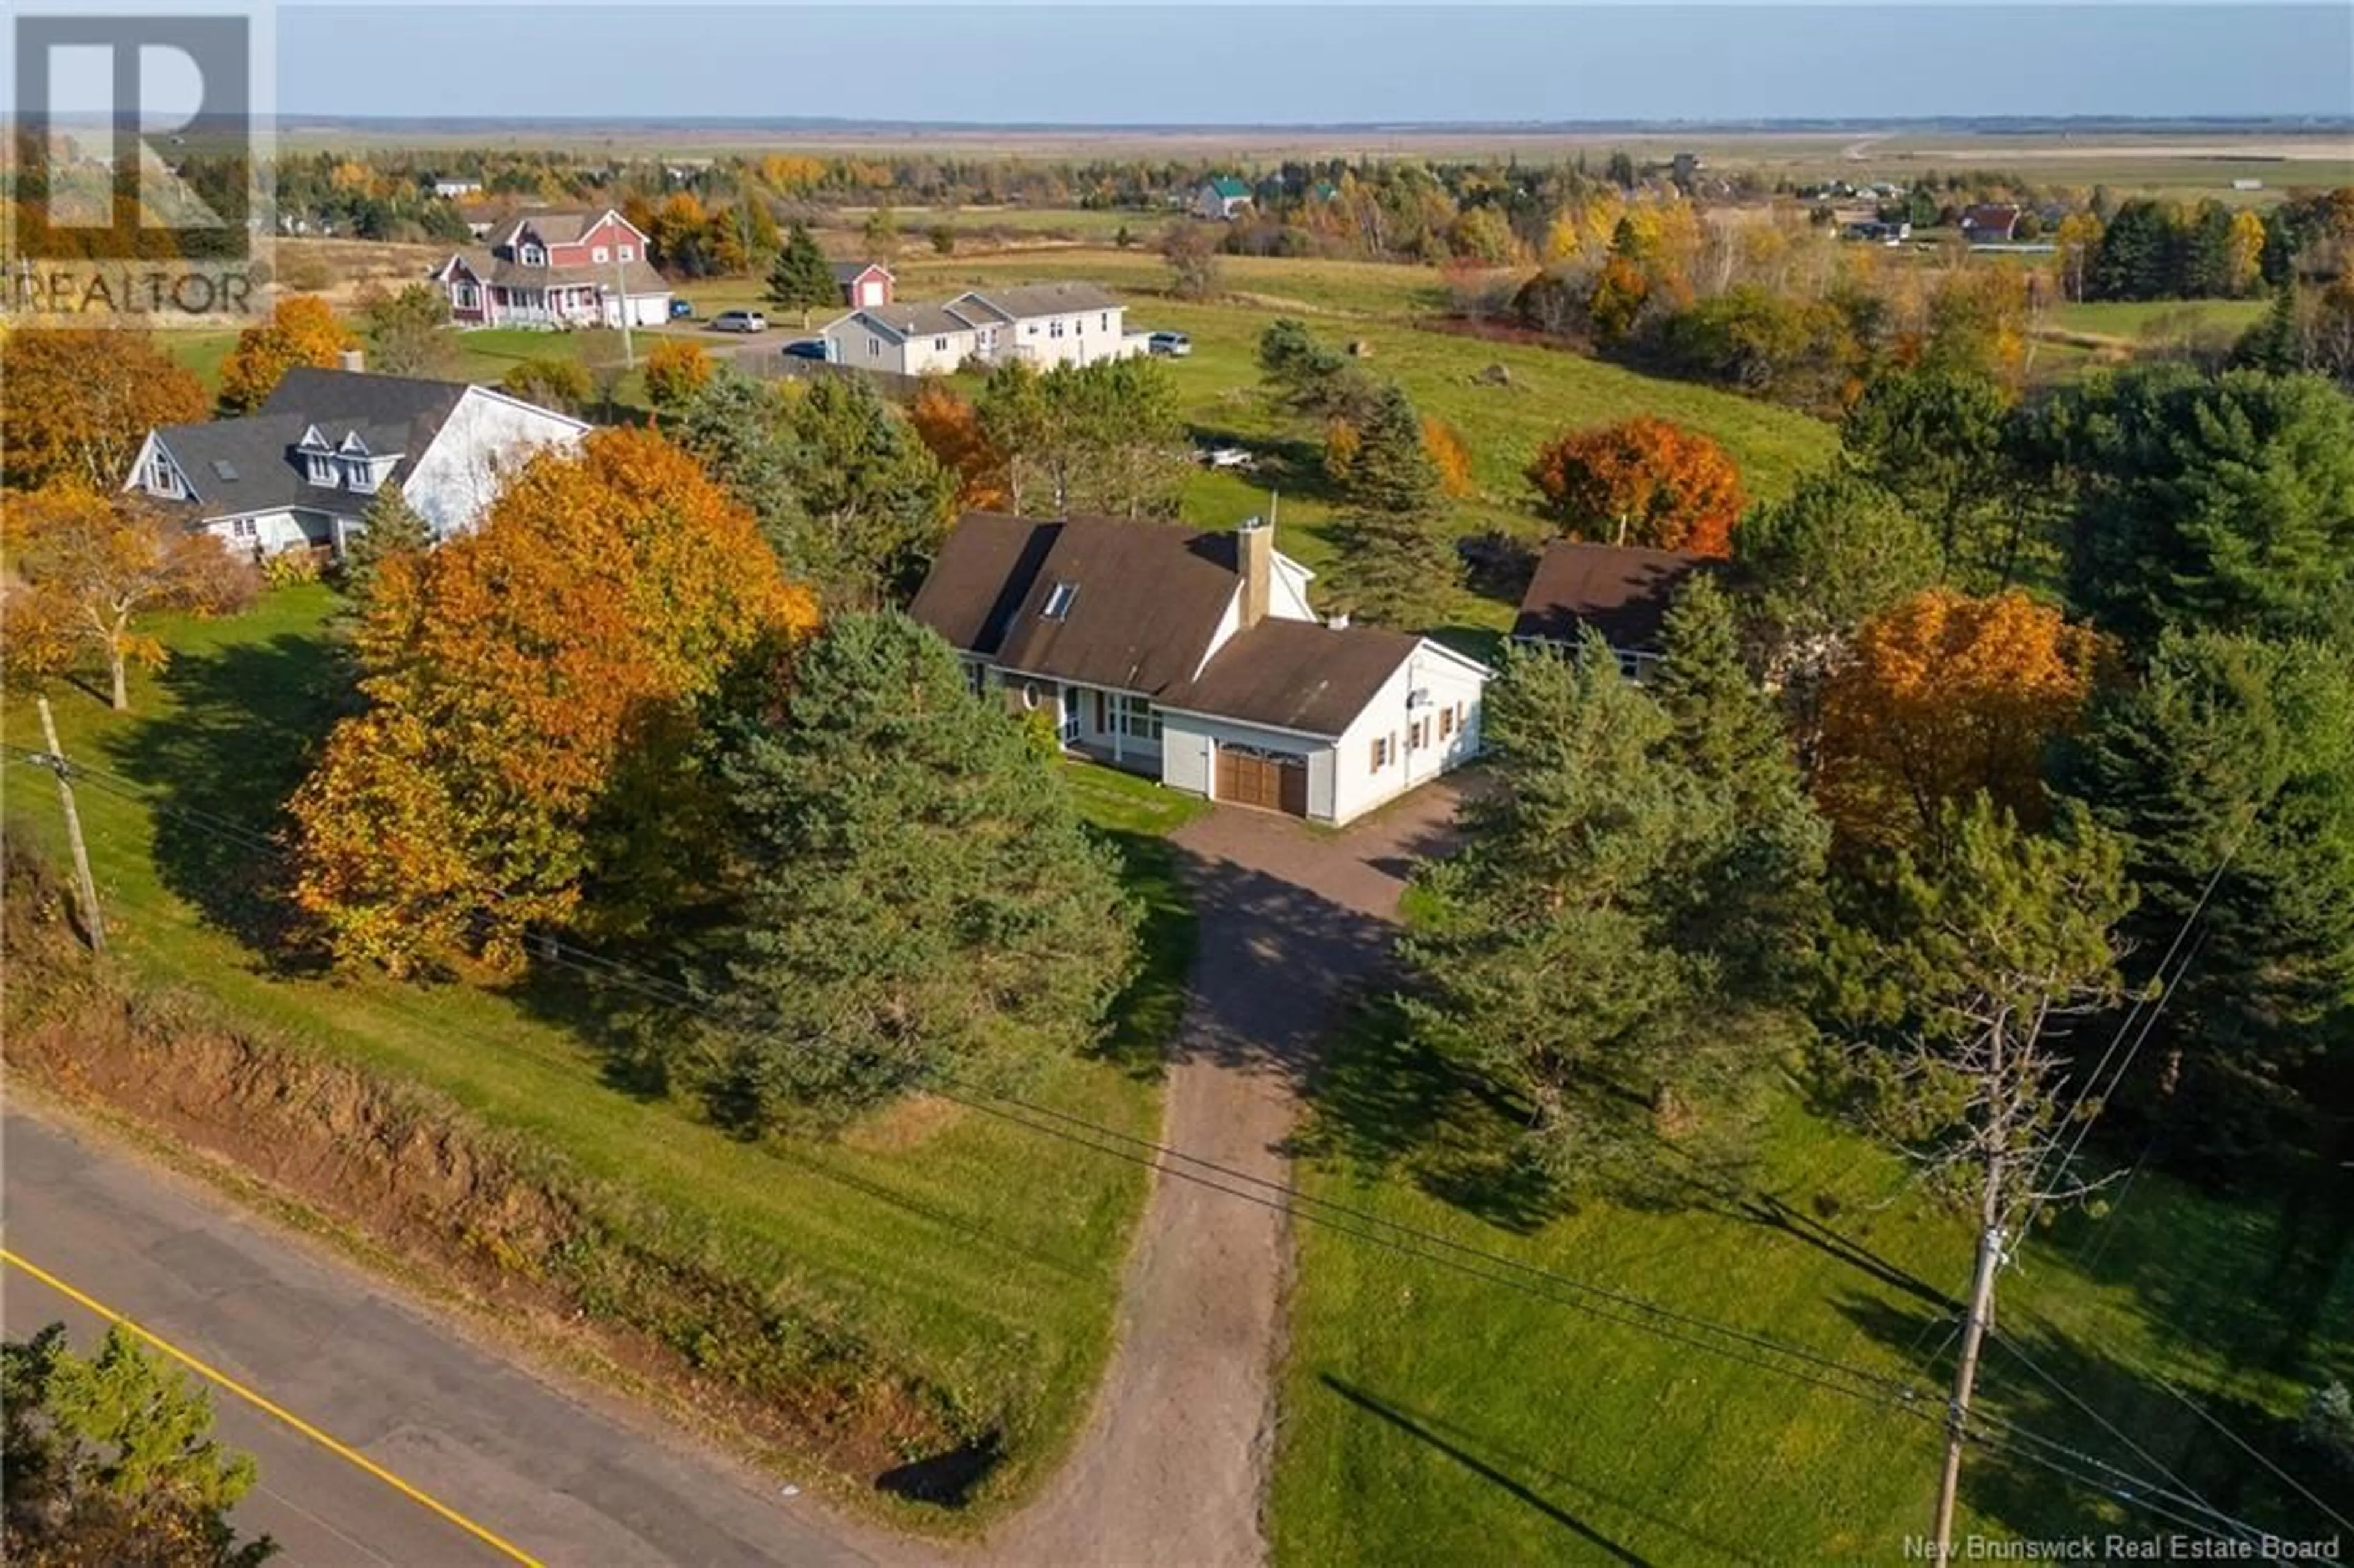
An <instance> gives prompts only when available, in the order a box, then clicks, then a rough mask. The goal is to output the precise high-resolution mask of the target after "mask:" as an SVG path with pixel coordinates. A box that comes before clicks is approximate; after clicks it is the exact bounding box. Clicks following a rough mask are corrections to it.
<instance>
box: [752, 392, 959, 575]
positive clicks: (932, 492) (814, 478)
mask: <svg viewBox="0 0 2354 1568" xmlns="http://www.w3.org/2000/svg"><path fill="white" fill-rule="evenodd" d="M784 435H785V438H786V439H785V440H784V443H783V447H782V450H783V452H784V454H785V461H786V468H787V473H788V476H789V484H790V488H791V490H792V492H793V493H794V494H795V496H796V497H797V498H798V499H799V501H800V503H801V505H800V510H801V525H800V526H799V527H798V528H797V529H796V530H795V531H794V532H793V533H792V534H791V535H790V536H789V537H788V538H787V539H786V540H785V541H784V542H783V544H782V545H781V546H779V555H780V556H781V557H782V558H783V560H784V563H785V567H786V569H787V571H788V572H789V573H790V575H791V576H793V577H796V578H799V579H800V580H801V581H803V582H807V583H809V584H811V586H813V587H814V588H816V589H817V593H818V599H819V600H820V602H822V604H824V605H825V606H826V607H827V608H828V609H877V608H880V607H881V606H883V605H885V604H886V603H889V602H890V601H891V600H892V599H895V598H896V597H898V596H899V595H901V594H904V593H907V592H911V591H912V590H913V589H914V588H915V586H916V584H917V581H919V580H920V579H921V577H922V576H923V572H924V568H925V567H927V566H928V564H929V563H930V560H931V556H932V552H933V551H934V550H935V549H936V548H938V545H939V542H940V539H941V537H942V536H943V535H945V533H946V532H947V528H948V521H949V508H950V507H951V506H952V505H953V504H954V503H955V501H956V476H955V475H954V474H952V473H950V472H949V471H948V470H946V469H944V468H942V467H941V466H940V463H939V460H938V458H935V457H934V456H932V452H931V449H930V448H929V447H927V446H926V445H924V442H923V439H922V438H921V437H919V436H917V434H916V430H915V427H914V426H912V425H910V424H908V422H907V419H906V418H905V417H903V416H902V415H900V414H899V413H898V412H896V410H895V409H893V408H891V407H890V406H889V405H888V404H886V403H885V402H884V400H883V397H882V394H880V393H878V392H876V391H875V386H874V383H872V382H870V381H867V380H865V379H864V378H859V379H849V378H846V377H834V376H828V377H826V378H825V379H823V380H822V381H814V382H811V383H810V384H809V386H808V387H805V388H803V389H802V390H801V395H800V396H799V397H795V398H793V399H791V400H790V402H789V403H788V404H787V405H786V410H785V416H784Z"/></svg>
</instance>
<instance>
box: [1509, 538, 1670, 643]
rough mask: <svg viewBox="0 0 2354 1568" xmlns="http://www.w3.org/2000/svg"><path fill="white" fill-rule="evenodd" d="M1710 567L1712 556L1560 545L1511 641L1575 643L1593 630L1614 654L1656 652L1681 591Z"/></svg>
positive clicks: (1526, 601) (1543, 562) (1543, 566)
mask: <svg viewBox="0 0 2354 1568" xmlns="http://www.w3.org/2000/svg"><path fill="white" fill-rule="evenodd" d="M1710 565H1711V559H1710V557H1709V556H1696V555H1692V554H1690V553H1688V552H1686V551H1682V550H1646V549H1640V548H1637V547H1635V546H1624V545H1587V544H1581V543H1578V542H1576V541H1575V540H1568V539H1556V540H1554V541H1553V543H1551V544H1549V545H1547V546H1545V552H1544V555H1543V556H1542V557H1541V558H1540V559H1539V560H1538V562H1537V571H1536V576H1535V577H1533V578H1532V579H1531V580H1530V583H1529V591H1528V592H1527V593H1525V594H1523V595H1522V598H1521V613H1520V618H1519V619H1518V620H1514V621H1513V622H1512V635H1513V636H1514V637H1527V638H1541V639H1543V640H1545V641H1553V642H1572V641H1576V639H1577V638H1578V636H1579V635H1580V634H1581V633H1582V632H1583V630H1585V628H1586V627H1589V626H1590V627H1592V628H1594V629H1595V630H1596V631H1599V632H1600V633H1602V640H1603V641H1606V642H1607V643H1609V644H1610V646H1611V647H1613V648H1617V649H1622V650H1626V651H1628V652H1644V651H1649V650H1653V649H1656V648H1657V647H1658V646H1659V627H1660V624H1661V623H1662V622H1663V621H1664V620H1666V619H1667V614H1668V606H1669V604H1670V602H1671V601H1672V600H1673V599H1674V597H1675V591H1676V589H1677V588H1678V587H1680V586H1681V584H1682V582H1683V581H1684V579H1685V578H1686V577H1690V576H1691V574H1692V573H1693V572H1695V571H1698V570H1700V569H1701V568H1702V567H1708V566H1710Z"/></svg>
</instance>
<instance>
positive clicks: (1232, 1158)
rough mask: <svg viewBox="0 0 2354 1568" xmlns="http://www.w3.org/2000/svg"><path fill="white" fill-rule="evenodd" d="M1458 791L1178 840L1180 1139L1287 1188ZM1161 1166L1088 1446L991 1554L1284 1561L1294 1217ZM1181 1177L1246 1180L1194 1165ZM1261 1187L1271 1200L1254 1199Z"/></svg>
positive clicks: (1173, 1080)
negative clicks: (1187, 886) (1320, 1094)
mask: <svg viewBox="0 0 2354 1568" xmlns="http://www.w3.org/2000/svg"><path fill="white" fill-rule="evenodd" d="M1457 799H1458V793H1457V791H1456V789H1454V788H1453V787H1451V786H1450V785H1449V784H1447V783H1441V784H1437V785H1432V786H1428V787H1426V788H1425V789H1421V790H1419V791H1417V792H1416V793H1415V794H1413V795H1411V796H1408V797H1407V798H1406V799H1405V800H1403V801H1400V802H1397V803H1395V804H1394V805H1392V806H1390V807H1388V808H1386V809H1385V810H1383V811H1381V812H1379V813H1377V814H1376V815H1375V816H1373V818H1371V819H1369V820H1367V821H1362V822H1360V823H1358V824H1356V825H1355V826H1353V827H1351V828H1349V829H1347V830H1346V831H1344V832H1340V833H1323V832H1315V831H1313V830H1310V829H1309V828H1308V827H1306V826H1304V825H1303V824H1301V823H1299V822H1297V821H1291V820H1289V819H1288V818H1284V817H1279V816H1276V815H1273V814H1271V813H1267V812H1258V811H1250V810H1244V809H1242V808H1239V807H1220V808H1218V809H1216V810H1214V811H1212V812H1211V813H1210V814H1209V815H1208V816H1206V817H1204V818H1202V819H1200V820H1199V821H1195V822H1193V823H1192V824H1190V825H1189V826H1187V827H1185V828H1184V829H1182V830H1181V831H1180V832H1178V833H1177V834H1176V842H1177V844H1178V846H1179V848H1180V849H1181V850H1182V851H1183V852H1185V856H1186V861H1187V869H1188V878H1189V880H1190V882H1191V883H1192V885H1193V894H1194V899H1195V905H1196V908H1197V909H1198V911H1199V914H1200V916H1201V948H1200V952H1199V954H1198V956H1197V957H1196V959H1195V960H1194V967H1193V982H1192V991H1191V995H1190V997H1189V999H1188V1001H1187V1006H1186V1012H1185V1018H1184V1022H1183V1024H1182V1027H1181V1029H1180V1031H1179V1034H1178V1039H1177V1044H1176V1046H1175V1048H1174V1052H1173V1054H1172V1062H1171V1065H1170V1072H1169V1089H1168V1107H1167V1111H1166V1122H1165V1132H1164V1139H1165V1141H1166V1142H1167V1143H1168V1144H1169V1145H1170V1146H1171V1147H1172V1148H1173V1149H1176V1150H1182V1151H1184V1152H1185V1153H1187V1154H1191V1155H1195V1156H1198V1157H1200V1158H1201V1159H1204V1160H1212V1161H1214V1162H1216V1163H1217V1164H1218V1165H1221V1166H1224V1167H1225V1168H1227V1169H1228V1170H1229V1171H1235V1172H1239V1173H1241V1174H1243V1175H1246V1176H1251V1177H1257V1178H1261V1179H1264V1180H1267V1181H1287V1180H1288V1177H1289V1162H1288V1160H1286V1159H1285V1158H1284V1156H1283V1155H1282V1153H1281V1152H1280V1150H1281V1149H1282V1147H1283V1145H1284V1142H1285V1140H1286V1139H1287V1137H1288V1135H1289V1133H1290V1132H1291V1130H1292V1124H1293V1120H1294V1118H1295V1115H1296V1113H1297V1111H1298V1108H1299V1094H1300V1090H1301V1088H1302V1086H1303V1082H1304V1079H1305V1077H1306V1075H1307V1073H1308V1071H1309V1069H1310V1065H1312V1063H1313V1060H1314V1057H1315V1053H1316V1050H1317V1047H1318V1046H1319V1044H1320V1042H1321V1041H1322V1039H1323V1037H1324V1035H1325V1033H1326V1032H1327V1030H1328V1029H1329V1028H1330V1027H1331V1024H1332V1022H1334V1017H1335V1012H1336V1009H1337V1006H1338V1004H1339V1003H1340V1002H1341V1001H1342V1000H1343V998H1344V996H1345V994H1346V992H1347V991H1348V990H1349V988H1350V987H1351V986H1352V985H1353V984H1354V983H1355V982H1357V981H1359V980H1363V979H1365V978H1367V977H1369V976H1371V975H1373V974H1374V973H1375V972H1376V971H1378V969H1380V968H1381V966H1382V965H1383V964H1384V962H1385V961H1386V959H1387V958H1388V956H1389V951H1390V939H1391V935H1392V931H1391V921H1392V919H1393V917H1394V916H1395V914H1396V912H1397V905H1398V895H1399V894H1400V893H1401V892H1402V891H1404V888H1405V877H1406V875H1407V874H1408V873H1409V872H1410V870H1411V869H1412V866H1413V864H1414V863H1415V861H1416V859H1418V858H1420V857H1422V856H1424V855H1426V854H1428V853H1432V852H1433V851H1435V850H1437V849H1439V848H1442V847H1443V846H1444V845H1445V844H1446V843H1447V842H1449V840H1450V837H1451V823H1452V821H1453V814H1454V808H1455V803H1456V800H1457ZM1169 1169H1170V1165H1169V1163H1168V1162H1167V1161H1165V1160H1164V1162H1163V1166H1162V1171H1163V1173H1162V1174H1161V1175H1160V1176H1159V1177H1158V1178H1157V1179H1156V1181H1155V1183H1154V1187H1153V1192H1152V1196H1151V1198H1150V1203H1149V1206H1148V1207H1147V1209H1146V1212H1145V1216H1144V1223H1143V1224H1142V1226H1141V1227H1140V1230H1139V1233H1138V1236H1137V1244H1136V1252H1135V1255H1134V1256H1133V1257H1132V1258H1131V1260H1130V1262H1129V1276H1128V1281H1127V1285H1126V1287H1125V1289H1124V1290H1123V1292H1122V1298H1121V1304H1120V1333H1119V1347H1118V1349H1117V1350H1116V1351H1114V1352H1113V1356H1112V1363H1111V1367H1110V1369H1109V1372H1108V1374H1107V1376H1106V1378H1105V1382H1104V1386H1103V1388H1102V1389H1101V1390H1100V1391H1099V1392H1098V1393H1097V1400H1096V1406H1095V1410H1094V1412H1093V1414H1092V1415H1091V1417H1090V1419H1089V1422H1088V1425H1087V1432H1086V1434H1085V1435H1084V1436H1082V1437H1081V1439H1080V1442H1079V1447H1078V1449H1077V1451H1076V1453H1075V1454H1074V1455H1073V1456H1072V1457H1071V1459H1070V1461H1069V1462H1068V1463H1067V1464H1066V1467H1064V1470H1063V1473H1062V1474H1061V1475H1060V1476H1059V1477H1058V1478H1056V1480H1055V1484H1054V1485H1053V1487H1052V1488H1051V1489H1049V1491H1048V1493H1047V1494H1046V1496H1045V1497H1044V1499H1041V1500H1040V1501H1039V1503H1038V1504H1037V1505H1036V1506H1035V1507H1034V1508H1032V1509H1031V1510H1028V1511H1027V1512H1025V1513H1023V1514H1022V1515H1020V1516H1019V1517H1017V1518H1016V1519H1014V1520H1012V1521H1011V1522H1009V1523H1008V1524H1007V1525H1006V1526H1005V1527H1004V1528H1003V1529H1002V1530H1000V1531H997V1532H996V1533H995V1535H994V1536H993V1537H992V1539H991V1542H990V1548H991V1550H990V1553H989V1554H990V1556H991V1558H992V1559H993V1560H994V1561H998V1562H1002V1563H1008V1564H1013V1563H1023V1564H1040V1563H1054V1564H1083V1563H1084V1564H1122V1565H1129V1564H1137V1565H1141V1564H1148V1563H1154V1564H1172V1565H1174V1564H1182V1565H1184V1568H1226V1565H1243V1564H1257V1563H1263V1562H1265V1561H1266V1559H1267V1541H1266V1537H1265V1534H1264V1532H1263V1531H1262V1530H1261V1528H1260V1520H1259V1510H1260V1508H1261V1505H1262V1502H1263V1500H1264V1499H1265V1497H1266V1488H1267V1468H1268V1463H1269V1460H1270V1458H1271V1457H1272V1448H1273V1444H1274V1436H1275V1383H1274V1374H1275V1372H1276V1367H1277V1362H1278V1357H1279V1354H1280V1349H1281V1342H1282V1331H1283V1318H1284V1298H1285V1295H1286V1285H1287V1281H1288V1275H1289V1269H1290V1256H1291V1243H1290V1235H1289V1228H1288V1219H1287V1218H1286V1216H1285V1215H1284V1214H1283V1213H1281V1212H1280V1210H1279V1209H1278V1208H1270V1207H1267V1206H1263V1205H1262V1204H1260V1203H1256V1202H1246V1201H1245V1200H1243V1199H1241V1198H1238V1197H1235V1196H1232V1195H1229V1194H1228V1193H1226V1192H1218V1191H1214V1190H1213V1189H1211V1188H1209V1187H1207V1186H1204V1185H1202V1184H1201V1183H1200V1182H1199V1181H1187V1180H1182V1179H1178V1178H1177V1177H1172V1176H1171V1175H1169V1174H1167V1171H1169ZM1175 1170H1176V1171H1178V1172H1180V1173H1181V1174H1184V1173H1191V1174H1196V1175H1206V1176H1209V1177H1210V1178H1211V1179H1212V1180H1215V1181H1220V1182H1221V1184H1222V1185H1224V1186H1226V1187H1238V1186H1246V1184H1245V1183H1238V1182H1236V1181H1234V1180H1232V1179H1231V1178H1225V1177H1218V1176H1216V1175H1215V1174H1214V1173H1212V1172H1208V1171H1203V1170H1201V1168H1199V1167H1196V1166H1193V1165H1190V1164H1188V1163H1185V1162H1178V1163H1177V1164H1176V1165H1175ZM1249 1190H1253V1191H1261V1192H1263V1190H1257V1189H1249Z"/></svg>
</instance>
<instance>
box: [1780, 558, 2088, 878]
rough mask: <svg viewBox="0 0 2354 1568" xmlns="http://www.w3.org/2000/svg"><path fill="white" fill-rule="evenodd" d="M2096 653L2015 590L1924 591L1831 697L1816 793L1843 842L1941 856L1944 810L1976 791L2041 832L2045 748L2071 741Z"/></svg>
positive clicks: (1878, 622) (1827, 695)
mask: <svg viewBox="0 0 2354 1568" xmlns="http://www.w3.org/2000/svg"><path fill="white" fill-rule="evenodd" d="M2101 651H2102V640H2101V638H2100V637H2099V635H2098V634H2097V633H2095V632H2094V630H2092V629H2091V628H2089V627H2084V626H2072V625H2070V624H2068V622H2067V621H2066V620H2063V619H2062V616H2061V613H2060V611H2059V610H2058V609H2054V608H2052V607H2051V606H2049V605H2042V604H2038V603H2037V602H2036V601H2034V600H2033V599H2029V598H2028V597H2027V596H2026V595H2025V594H2023V593H2020V592H2019V591H2017V590H2016V589H2014V590H2012V591H2010V592H2009V593H2005V594H2002V595H1999V597H1996V598H1992V599H1972V598H1970V597H1968V596H1967V595H1965V594H1959V593H1956V592H1954V591H1952V590H1951V589H1949V588H1929V589H1926V590H1925V591H1923V592H1921V593H1917V594H1915V595H1914V596H1913V597H1912V598H1911V599H1905V600H1903V602H1902V603H1899V604H1897V605H1896V606H1895V607H1894V608H1893V609H1889V610H1887V611H1886V612H1884V613H1882V615H1879V616H1877V617H1875V618H1874V619H1872V620H1870V621H1867V622H1866V623H1865V624H1864V626H1863V629H1862V630H1861V631H1859V632H1858V633H1857V635H1856V639H1855V648H1854V656H1853V657H1852V658H1851V659H1850V661H1849V662H1847V663H1846V664H1845V665H1844V666H1843V667H1842V668H1840V670H1839V671H1838V672H1836V673H1834V674H1833V675H1832V676H1831V678H1830V680H1829V683H1828V685H1827V686H1826V688H1825V690H1824V694H1823V715H1822V749H1821V753H1820V761H1819V768H1818V769H1817V773H1816V779H1815V789H1816V796H1817V799H1818V800H1819V801H1820V803H1821V805H1822V808H1823V813H1824V815H1825V816H1827V817H1829V819H1830V821H1831V823H1832V826H1833V828H1834V829H1835V830H1836V832H1837V833H1838V836H1839V839H1840V842H1841V843H1843V844H1844V845H1846V846H1848V847H1849V848H1850V849H1905V848H1914V847H1918V846H1922V845H1924V844H1931V843H1934V842H1935V839H1936V836H1937V835H1938V834H1939V833H1940V832H1941V831H1942V824H1944V823H1945V822H1946V821H1947V820H1948V813H1947V812H1946V807H1947V805H1949V804H1951V803H1955V802H1964V801H1967V800H1969V798H1970V797H1971V796H1973V795H1974V794H1976V793H1977V792H1978V791H1979V790H1984V791H1985V792H1986V793H1987V794H1988V796H1989V797H1990V798H1991V799H1992V800H1993V801H1994V803H1995V805H1997V806H1999V807H2001V808H2003V809H2005V810H2009V811H2011V812H2012V813H2014V814H2015V815H2016V816H2018V817H2019V818H2020V821H2025V822H2029V823H2036V822H2041V821H2043V820H2044V818H2045V817H2046V816H2047V815H2048V814H2049V813H2048V810H2047V809H2046V808H2047V802H2046V800H2045V797H2044V789H2043V758H2044V750H2045V747H2047V746H2049V745H2050V744H2051V743H2052V741H2053V740H2055V739H2057V738H2058V737H2060V736H2064V735H2068V734H2071V733H2073V731H2074V729H2075V728H2076V726H2077V723H2078V721H2079V719H2080V717H2081V716H2082V715H2083V713H2084V705H2085V701H2086V699H2087V698H2088V697H2089V696H2090V695H2091V694H2092V691H2093V685H2094V675H2095V672H2096V668H2097V666H2098V664H2099V662H2100V658H2101Z"/></svg>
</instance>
